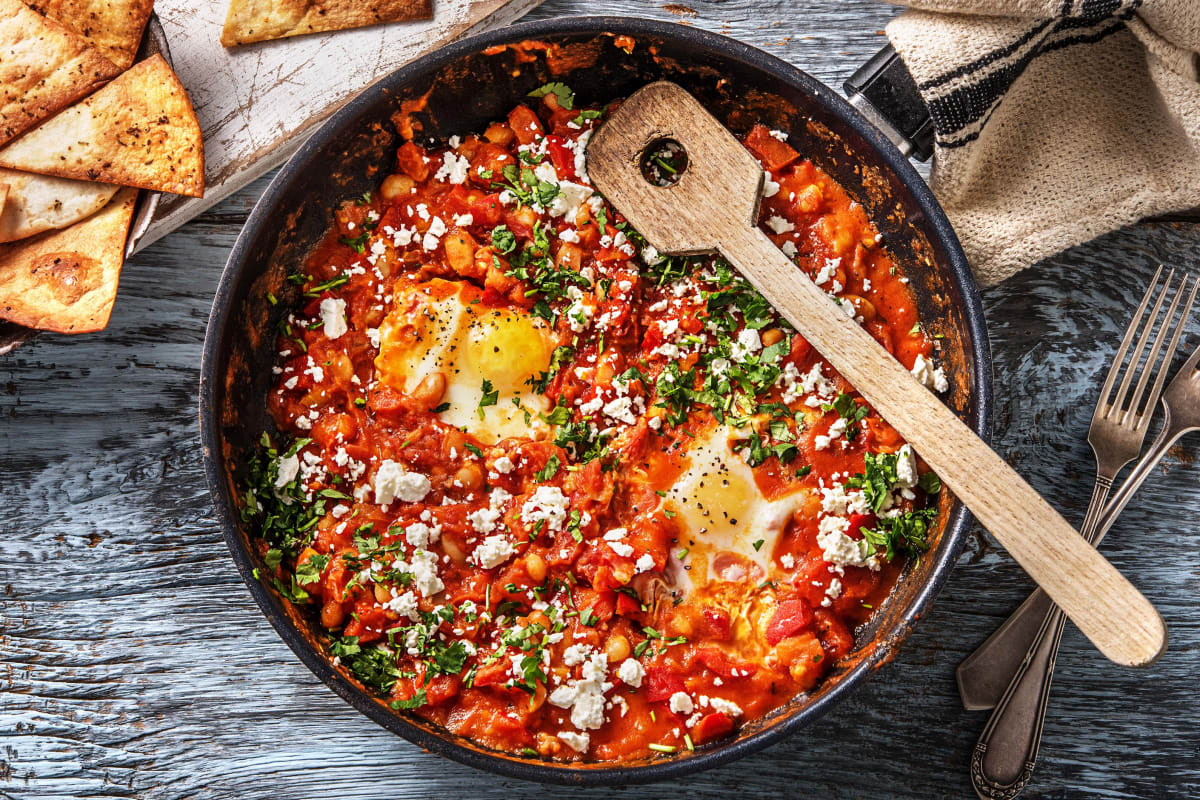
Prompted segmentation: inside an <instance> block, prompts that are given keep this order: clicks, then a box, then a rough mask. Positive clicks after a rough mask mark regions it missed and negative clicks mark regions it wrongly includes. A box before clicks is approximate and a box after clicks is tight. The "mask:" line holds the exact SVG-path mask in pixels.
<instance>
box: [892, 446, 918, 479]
mask: <svg viewBox="0 0 1200 800" xmlns="http://www.w3.org/2000/svg"><path fill="white" fill-rule="evenodd" d="M919 477H920V476H918V475H917V456H916V453H914V452H913V449H912V446H911V445H907V444H906V445H904V446H903V447H901V448H900V450H899V451H898V452H897V453H896V478H897V480H896V486H897V487H899V488H901V489H911V488H912V487H914V486H916V485H917V481H918V480H919Z"/></svg>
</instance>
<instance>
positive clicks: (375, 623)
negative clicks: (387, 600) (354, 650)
mask: <svg viewBox="0 0 1200 800" xmlns="http://www.w3.org/2000/svg"><path fill="white" fill-rule="evenodd" d="M387 621H388V619H387V615H386V614H385V613H384V610H383V608H381V607H380V606H378V605H376V604H375V601H374V599H371V600H367V599H363V600H359V601H358V602H357V603H355V604H354V616H353V617H352V618H351V620H350V621H349V622H348V623H346V630H345V635H346V636H357V637H358V642H359V644H366V643H368V642H373V641H375V640H376V639H382V638H383V627H384V626H385V625H387Z"/></svg>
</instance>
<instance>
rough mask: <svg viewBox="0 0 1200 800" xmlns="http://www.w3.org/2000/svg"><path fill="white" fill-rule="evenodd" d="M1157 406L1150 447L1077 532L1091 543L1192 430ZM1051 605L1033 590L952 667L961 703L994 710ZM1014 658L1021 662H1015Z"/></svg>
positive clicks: (1115, 518) (1030, 647) (1029, 648)
mask: <svg viewBox="0 0 1200 800" xmlns="http://www.w3.org/2000/svg"><path fill="white" fill-rule="evenodd" d="M1163 408H1164V414H1165V417H1164V420H1163V428H1162V430H1161V431H1160V432H1159V434H1158V436H1157V438H1155V440H1154V443H1153V444H1151V445H1150V449H1149V450H1147V451H1146V454H1145V455H1144V456H1143V457H1142V458H1141V459H1140V460H1139V461H1138V463H1137V464H1136V465H1135V466H1134V468H1133V470H1132V471H1131V472H1130V473H1129V476H1128V477H1127V478H1126V479H1125V481H1124V483H1122V484H1121V488H1120V489H1118V490H1117V491H1116V493H1115V494H1113V496H1112V499H1111V500H1110V501H1109V502H1108V503H1107V504H1106V505H1105V506H1104V509H1103V511H1102V512H1101V513H1100V514H1099V519H1098V522H1097V524H1096V525H1095V526H1094V528H1093V529H1092V530H1090V531H1088V530H1082V529H1081V531H1080V532H1081V534H1082V535H1083V536H1084V538H1086V539H1087V540H1088V541H1089V542H1091V543H1092V544H1093V545H1099V544H1100V541H1101V540H1102V539H1103V538H1104V535H1105V534H1106V533H1108V531H1109V529H1110V528H1111V527H1112V526H1113V524H1114V523H1115V522H1116V521H1117V517H1119V516H1120V515H1121V512H1122V511H1123V510H1124V509H1125V506H1127V505H1128V504H1129V501H1130V500H1131V499H1133V497H1134V495H1136V494H1137V491H1138V489H1140V488H1141V486H1142V484H1143V483H1144V482H1145V481H1146V479H1147V478H1148V477H1150V475H1151V474H1152V473H1153V471H1154V468H1155V467H1156V466H1157V465H1158V462H1159V461H1161V460H1162V458H1163V456H1165V455H1166V454H1167V451H1168V450H1170V449H1171V447H1173V446H1174V445H1175V443H1176V442H1177V441H1179V439H1180V438H1182V437H1183V436H1184V434H1186V433H1188V432H1189V431H1191V430H1193V429H1192V428H1190V427H1188V426H1187V425H1182V424H1176V423H1174V422H1173V421H1172V419H1171V411H1170V409H1169V408H1167V404H1166V403H1163ZM1090 512H1091V509H1090V507H1089V513H1090ZM1053 609H1054V604H1053V603H1052V602H1051V601H1050V598H1049V597H1047V596H1046V593H1045V592H1043V591H1042V590H1041V589H1035V590H1033V592H1031V593H1030V594H1029V597H1028V598H1026V600H1025V602H1024V603H1022V604H1021V606H1020V607H1019V608H1018V609H1017V610H1016V611H1014V612H1013V613H1012V614H1010V615H1009V617H1008V619H1006V620H1005V621H1004V624H1003V625H1001V626H1000V627H999V628H997V629H996V631H995V632H994V633H993V634H992V635H991V636H990V637H988V639H987V641H985V642H984V643H983V644H981V645H980V646H979V647H978V648H977V649H976V650H975V652H973V653H972V654H971V655H970V656H969V657H968V658H967V659H966V660H965V661H963V663H962V664H961V665H960V666H959V668H958V681H959V690H960V692H961V694H962V698H963V705H964V706H965V707H966V708H967V710H969V711H970V710H982V709H987V708H994V707H995V706H996V705H997V703H999V699H998V698H999V697H1001V696H1003V695H1002V692H1003V689H1004V687H1006V686H1007V685H1008V681H1009V680H1010V679H1011V678H1012V677H1013V676H1015V675H1016V673H1017V670H1018V669H1019V668H1020V666H1021V664H1023V663H1024V658H1023V657H1024V656H1025V655H1026V654H1027V653H1028V652H1029V651H1030V650H1031V649H1032V648H1033V646H1034V642H1035V641H1036V640H1037V637H1038V635H1039V634H1040V632H1041V624H1040V623H1041V622H1044V621H1045V619H1046V617H1047V616H1049V614H1050V613H1051V612H1052V611H1053ZM1017 658H1022V660H1021V661H1017V660H1016V659H1017Z"/></svg>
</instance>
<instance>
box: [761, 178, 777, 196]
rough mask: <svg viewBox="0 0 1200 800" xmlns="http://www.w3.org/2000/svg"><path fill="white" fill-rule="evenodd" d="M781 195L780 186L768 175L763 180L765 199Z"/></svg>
mask: <svg viewBox="0 0 1200 800" xmlns="http://www.w3.org/2000/svg"><path fill="white" fill-rule="evenodd" d="M777 194H779V184H778V183H777V182H776V181H773V180H771V176H770V175H767V176H766V177H764V178H763V197H774V196H775V195H777Z"/></svg>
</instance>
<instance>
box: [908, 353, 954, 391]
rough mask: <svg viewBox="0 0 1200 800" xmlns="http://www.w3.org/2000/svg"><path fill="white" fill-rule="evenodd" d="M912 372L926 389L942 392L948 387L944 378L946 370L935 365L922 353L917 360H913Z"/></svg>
mask: <svg viewBox="0 0 1200 800" xmlns="http://www.w3.org/2000/svg"><path fill="white" fill-rule="evenodd" d="M912 374H913V377H915V378H916V379H917V380H919V381H920V382H921V383H922V384H924V386H925V387H926V388H928V389H933V390H934V391H937V392H944V391H946V390H947V389H949V388H950V384H949V382H948V381H947V380H946V371H945V370H943V369H942V368H941V367H935V366H934V364H933V361H931V360H930V359H928V358H926V357H925V356H923V355H918V356H917V360H916V361H914V362H913V368H912Z"/></svg>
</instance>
